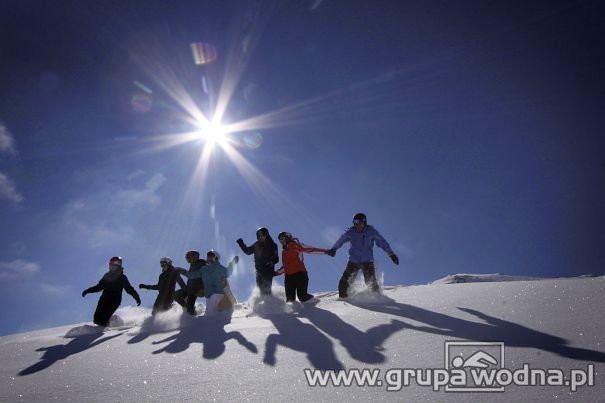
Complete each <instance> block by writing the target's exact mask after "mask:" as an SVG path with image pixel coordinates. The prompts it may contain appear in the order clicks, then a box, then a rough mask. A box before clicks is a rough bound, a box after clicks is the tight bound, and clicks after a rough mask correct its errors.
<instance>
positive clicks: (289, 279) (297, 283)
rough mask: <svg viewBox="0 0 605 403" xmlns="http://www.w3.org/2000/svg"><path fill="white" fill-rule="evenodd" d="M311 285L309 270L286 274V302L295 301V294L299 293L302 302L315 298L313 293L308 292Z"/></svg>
mask: <svg viewBox="0 0 605 403" xmlns="http://www.w3.org/2000/svg"><path fill="white" fill-rule="evenodd" d="M308 286H309V276H308V275H307V272H304V271H301V272H298V273H294V274H290V275H286V278H285V280H284V288H285V289H286V302H291V301H294V300H295V299H296V298H295V295H298V300H299V301H300V302H305V301H308V300H310V299H311V298H313V295H311V294H309V293H308V292H307V287H308Z"/></svg>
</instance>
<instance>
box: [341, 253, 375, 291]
mask: <svg viewBox="0 0 605 403" xmlns="http://www.w3.org/2000/svg"><path fill="white" fill-rule="evenodd" d="M359 270H361V271H362V273H363V279H364V280H365V282H366V285H367V286H368V288H369V289H370V290H371V291H373V292H378V291H379V287H378V282H377V281H376V268H375V267H374V262H365V263H353V262H351V261H349V262H348V263H347V268H346V269H345V271H344V273H342V277H341V278H340V282H339V283H338V296H339V297H341V298H346V297H347V296H348V294H347V292H348V290H349V285H351V283H353V281H355V277H357V272H358V271H359Z"/></svg>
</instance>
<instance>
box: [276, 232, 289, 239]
mask: <svg viewBox="0 0 605 403" xmlns="http://www.w3.org/2000/svg"><path fill="white" fill-rule="evenodd" d="M277 239H279V240H280V241H281V240H282V239H285V240H286V241H290V240H292V234H291V233H289V232H285V231H282V232H280V233H279V235H278V236H277Z"/></svg>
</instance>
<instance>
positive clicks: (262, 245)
mask: <svg viewBox="0 0 605 403" xmlns="http://www.w3.org/2000/svg"><path fill="white" fill-rule="evenodd" d="M277 239H278V240H279V242H280V244H281V246H282V256H281V262H282V265H281V267H280V268H279V269H278V270H275V266H276V265H277V263H279V255H278V248H277V244H276V243H275V241H273V239H272V238H271V235H270V234H269V230H268V229H267V228H264V227H262V228H259V229H258V230H257V231H256V241H255V242H254V243H253V244H252V245H250V246H247V245H246V243H245V242H244V240H243V239H241V238H239V239H238V240H237V241H236V242H237V244H238V245H239V247H240V248H241V250H242V251H243V252H244V253H245V254H247V255H254V265H255V269H256V285H257V287H258V289H259V291H260V294H261V295H270V294H271V286H272V283H273V277H275V276H279V275H281V274H284V275H285V280H284V288H285V293H286V302H292V301H294V300H295V299H296V297H298V300H299V301H300V302H306V301H309V300H311V299H313V295H311V294H309V293H308V291H307V289H308V285H309V276H308V274H307V268H306V267H305V264H304V258H303V253H324V254H327V255H329V256H332V257H334V256H335V255H336V250H337V249H339V248H340V247H341V246H342V245H344V244H345V243H347V242H349V243H350V249H349V260H348V262H347V266H346V268H345V271H344V273H343V274H342V277H341V279H340V281H339V284H338V294H339V297H340V298H343V299H344V298H347V297H348V288H349V285H350V284H351V283H352V282H353V281H354V280H355V277H356V276H357V273H358V272H359V270H361V271H362V273H363V276H364V280H365V283H366V285H367V286H368V288H369V289H370V290H371V291H373V292H379V285H378V282H377V280H376V269H375V267H374V255H373V247H374V245H375V244H376V245H377V246H378V247H380V248H381V249H383V250H384V251H385V252H386V253H387V254H388V255H389V256H390V258H391V260H392V261H393V263H395V264H397V265H398V264H399V258H398V257H397V255H396V254H395V253H394V252H393V250H392V249H391V246H390V245H389V243H388V242H387V241H386V240H385V239H384V238H383V237H382V235H380V233H379V232H378V231H377V230H376V229H375V228H374V227H373V226H371V225H368V223H367V218H366V216H365V214H363V213H357V214H355V216H354V217H353V226H352V227H350V228H349V229H347V230H346V231H345V232H344V233H343V234H342V235H341V236H340V238H339V239H338V240H337V241H336V243H334V245H333V246H332V248H330V249H321V248H314V247H310V246H307V245H304V244H302V243H301V242H300V241H299V240H298V239H297V238H295V237H293V236H292V234H291V233H289V232H280V233H279V235H278V237H277ZM185 259H186V260H187V262H188V263H189V269H188V270H185V269H183V268H180V267H174V266H173V265H172V259H170V258H169V257H163V258H161V259H160V266H161V267H162V273H161V274H160V276H159V278H158V282H157V284H149V285H146V284H140V285H139V288H140V289H147V290H156V291H158V296H157V298H156V300H155V303H154V304H153V309H152V315H155V314H157V313H158V312H163V311H167V310H168V309H170V308H171V307H172V305H173V302H174V301H176V302H177V303H178V304H180V305H181V306H183V308H184V309H186V311H187V312H188V313H189V314H191V315H195V314H196V312H195V301H196V299H197V298H198V297H201V296H203V297H205V298H206V310H205V315H212V314H214V313H216V312H219V311H222V310H228V309H232V307H233V304H235V303H236V300H235V297H234V296H233V293H232V292H231V290H230V288H229V283H228V281H227V278H228V277H229V276H230V275H231V273H232V272H233V269H234V267H235V265H236V264H237V263H238V261H239V257H238V256H235V257H234V258H233V259H232V260H231V262H229V264H228V265H227V266H223V265H222V264H221V263H220V254H219V253H218V252H217V251H215V250H212V249H211V250H209V251H208V252H207V253H206V259H205V260H204V259H201V258H200V253H199V252H198V251H196V250H190V251H188V252H187V254H186V255H185ZM122 263H123V260H122V258H121V257H119V256H114V257H112V258H111V259H110V260H109V270H108V272H107V273H105V275H104V276H103V277H102V278H101V280H100V281H99V283H98V284H97V285H95V286H93V287H90V288H87V289H86V290H84V291H83V292H82V296H83V297H84V296H86V294H89V293H94V292H99V291H103V294H102V295H101V298H100V299H99V302H98V304H97V308H96V311H95V314H94V318H93V321H94V323H95V324H97V325H99V326H107V325H108V323H109V319H110V318H111V315H112V314H113V313H114V312H115V311H116V310H117V309H118V307H119V306H120V303H121V301H122V291H123V290H125V291H126V292H127V293H128V294H130V295H131V296H132V297H133V298H134V300H135V301H136V303H137V305H140V304H141V299H140V297H139V294H138V293H137V291H136V290H135V289H134V287H132V285H131V284H130V282H129V280H128V278H127V277H126V275H125V274H124V268H123V266H122ZM181 275H182V276H184V277H186V278H187V283H185V282H184V281H183V279H182V278H181ZM177 283H178V284H179V285H180V287H181V288H180V289H179V290H175V288H176V284H177Z"/></svg>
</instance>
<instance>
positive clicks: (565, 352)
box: [350, 297, 605, 362]
mask: <svg viewBox="0 0 605 403" xmlns="http://www.w3.org/2000/svg"><path fill="white" fill-rule="evenodd" d="M384 298H385V299H386V300H387V302H380V303H372V302H356V301H350V303H351V304H352V305H355V306H357V307H359V308H363V309H367V310H370V311H375V312H382V313H387V314H390V315H396V316H400V317H403V318H408V319H412V320H414V321H416V322H421V323H424V324H426V325H428V326H416V325H412V324H406V327H407V328H409V329H413V330H417V331H422V332H427V333H433V334H439V335H443V336H448V337H452V338H461V339H467V340H477V341H502V342H504V344H505V345H506V346H514V347H525V348H535V349H539V350H543V351H549V352H552V353H555V354H558V355H560V356H563V357H568V358H573V359H577V360H586V361H593V362H596V361H598V362H605V353H604V352H602V351H596V350H588V349H584V348H578V347H572V346H569V341H568V340H566V339H563V338H561V337H558V336H553V335H551V334H548V333H544V332H541V331H538V330H533V329H530V328H528V327H525V326H523V325H519V324H516V323H512V322H509V321H506V320H502V319H497V318H494V317H491V316H489V315H486V314H484V313H482V312H479V311H477V310H474V309H468V308H458V309H460V310H461V311H463V312H466V313H469V314H471V315H474V316H476V317H478V318H480V319H482V320H484V321H485V322H486V323H478V322H472V321H470V320H466V319H460V318H455V317H453V316H449V315H445V314H442V313H438V312H433V311H429V310H427V309H424V308H419V307H416V306H412V305H408V304H402V303H399V302H396V301H394V300H393V299H391V298H388V297H384Z"/></svg>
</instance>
